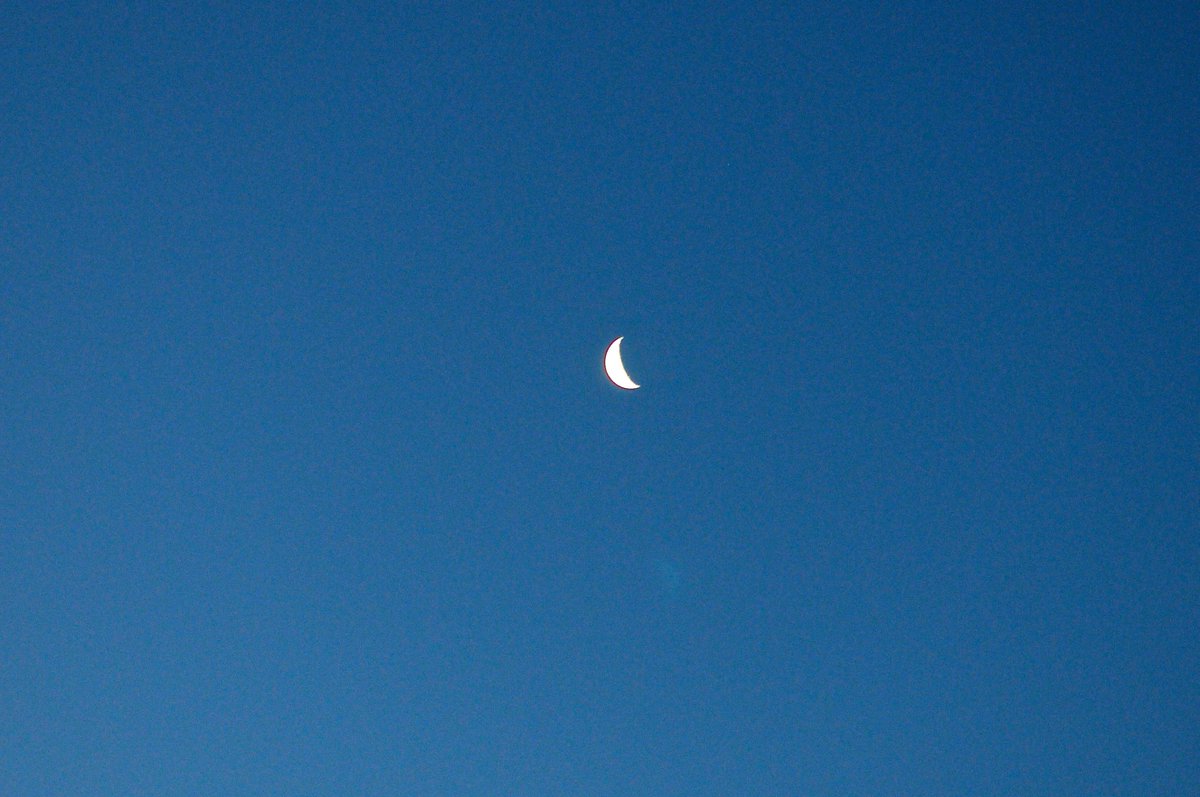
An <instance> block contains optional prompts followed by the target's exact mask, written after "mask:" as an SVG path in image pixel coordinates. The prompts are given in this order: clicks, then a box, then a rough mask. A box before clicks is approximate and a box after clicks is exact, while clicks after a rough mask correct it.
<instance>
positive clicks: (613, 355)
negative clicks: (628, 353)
mask: <svg viewBox="0 0 1200 797" xmlns="http://www.w3.org/2000/svg"><path fill="white" fill-rule="evenodd" d="M624 339H625V336H624V335H622V336H621V337H619V338H617V339H616V340H614V341H613V342H612V343H610V344H608V349H607V350H606V351H605V352H604V373H605V374H606V375H607V376H608V378H609V381H611V382H612V383H613V384H614V385H616V386H617V387H619V388H621V389H623V390H637V389H638V388H639V387H641V385H639V384H638V383H637V382H634V381H633V380H632V379H630V378H629V374H628V373H627V372H626V371H625V364H624V363H623V362H621V341H622V340H624Z"/></svg>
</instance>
